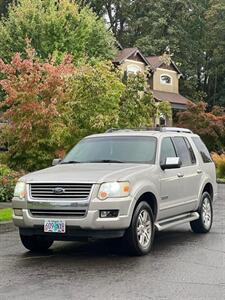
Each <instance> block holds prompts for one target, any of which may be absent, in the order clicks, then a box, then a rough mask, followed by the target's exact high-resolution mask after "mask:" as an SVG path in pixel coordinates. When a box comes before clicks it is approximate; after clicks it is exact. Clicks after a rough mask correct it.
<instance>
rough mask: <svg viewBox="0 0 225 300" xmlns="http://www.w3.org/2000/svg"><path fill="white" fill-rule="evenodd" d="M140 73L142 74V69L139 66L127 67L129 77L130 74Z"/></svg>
mask: <svg viewBox="0 0 225 300" xmlns="http://www.w3.org/2000/svg"><path fill="white" fill-rule="evenodd" d="M138 72H141V68H140V67H139V66H137V65H128V66H127V75H129V74H137V73H138Z"/></svg>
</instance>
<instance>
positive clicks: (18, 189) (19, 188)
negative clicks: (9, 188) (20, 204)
mask: <svg viewBox="0 0 225 300" xmlns="http://www.w3.org/2000/svg"><path fill="white" fill-rule="evenodd" d="M25 196H26V183H25V182H23V181H18V182H17V184H16V186H15V190H14V197H18V198H20V199H23V198H25Z"/></svg>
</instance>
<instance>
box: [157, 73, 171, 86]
mask: <svg viewBox="0 0 225 300" xmlns="http://www.w3.org/2000/svg"><path fill="white" fill-rule="evenodd" d="M163 76H167V77H169V78H170V83H167V82H164V81H163V80H162V77H163ZM160 83H161V84H163V85H173V78H172V77H171V76H170V75H168V74H160Z"/></svg>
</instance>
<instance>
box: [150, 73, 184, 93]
mask: <svg viewBox="0 0 225 300" xmlns="http://www.w3.org/2000/svg"><path fill="white" fill-rule="evenodd" d="M161 75H169V76H170V77H171V78H172V84H162V83H161V82H160V76H161ZM153 90H157V91H163V92H170V93H177V94H178V93H179V78H178V74H177V72H175V71H170V70H165V69H160V68H157V69H156V71H155V72H154V74H153Z"/></svg>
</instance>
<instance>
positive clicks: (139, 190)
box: [129, 180, 160, 224]
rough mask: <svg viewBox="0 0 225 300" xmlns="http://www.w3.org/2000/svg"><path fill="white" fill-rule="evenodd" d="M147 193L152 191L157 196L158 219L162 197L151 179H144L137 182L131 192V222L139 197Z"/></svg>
mask: <svg viewBox="0 0 225 300" xmlns="http://www.w3.org/2000/svg"><path fill="white" fill-rule="evenodd" d="M145 193H151V194H153V195H154V196H155V198H156V205H157V210H156V219H157V216H158V210H159V199H160V196H159V193H158V192H157V187H156V186H155V185H154V184H153V183H152V182H151V181H149V180H144V181H143V180H142V181H141V182H139V183H136V184H135V186H134V188H133V191H132V194H131V195H132V198H133V200H132V202H131V205H130V208H129V216H130V219H129V224H130V222H131V219H132V216H133V213H134V208H135V206H136V203H137V202H138V200H139V198H140V197H141V196H142V195H143V194H145Z"/></svg>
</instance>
